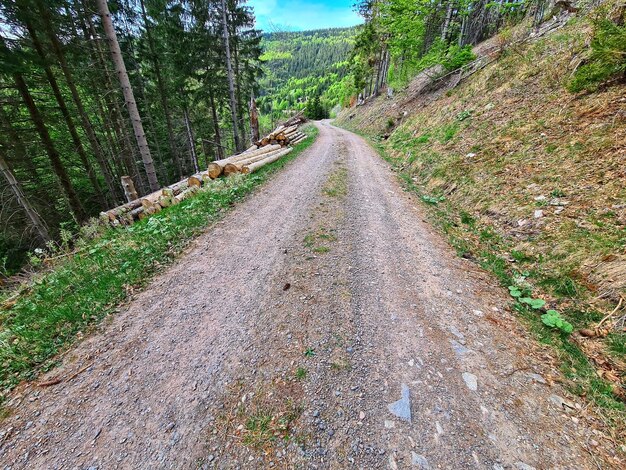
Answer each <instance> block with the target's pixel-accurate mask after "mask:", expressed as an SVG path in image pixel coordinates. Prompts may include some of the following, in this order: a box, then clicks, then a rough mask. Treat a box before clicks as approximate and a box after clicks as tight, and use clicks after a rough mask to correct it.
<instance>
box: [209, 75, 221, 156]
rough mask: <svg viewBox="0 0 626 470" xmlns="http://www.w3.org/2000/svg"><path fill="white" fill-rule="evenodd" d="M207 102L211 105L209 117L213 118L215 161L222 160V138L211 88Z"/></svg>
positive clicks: (211, 88)
mask: <svg viewBox="0 0 626 470" xmlns="http://www.w3.org/2000/svg"><path fill="white" fill-rule="evenodd" d="M209 101H210V103H211V117H212V118H213V132H214V134H215V136H214V139H215V148H216V153H217V159H218V160H222V159H224V147H222V136H221V135H220V121H219V119H218V118H217V108H216V107H215V94H214V91H213V87H210V88H209Z"/></svg>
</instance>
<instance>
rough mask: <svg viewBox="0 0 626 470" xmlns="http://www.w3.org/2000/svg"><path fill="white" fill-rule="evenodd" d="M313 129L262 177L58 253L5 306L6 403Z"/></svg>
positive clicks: (1, 316) (216, 187)
mask: <svg viewBox="0 0 626 470" xmlns="http://www.w3.org/2000/svg"><path fill="white" fill-rule="evenodd" d="M306 132H307V134H309V138H308V139H307V140H305V141H304V142H302V143H300V144H298V145H297V146H296V147H295V148H294V150H293V151H292V152H291V153H290V154H289V155H287V156H285V157H283V158H282V159H280V160H278V161H277V162H274V163H272V164H270V165H267V166H265V167H263V168H262V169H260V170H259V171H258V172H255V173H253V174H251V175H246V176H238V177H234V178H228V179H220V180H216V181H214V182H213V183H212V184H211V185H210V186H208V187H207V188H204V189H202V190H201V191H200V192H199V194H198V195H197V196H195V197H194V198H191V199H188V200H185V201H183V202H182V203H181V204H179V205H176V206H173V207H170V208H167V209H164V210H163V211H162V212H160V213H159V214H157V215H154V216H152V217H150V218H148V219H145V220H142V221H140V222H138V223H136V224H134V225H132V226H130V227H126V228H121V229H99V230H100V231H98V230H94V232H93V233H92V235H91V238H89V239H87V238H83V239H80V240H79V241H78V242H77V243H76V250H75V253H71V254H70V253H66V254H64V255H62V256H57V260H56V261H55V262H54V263H53V265H52V266H51V267H50V268H49V269H48V270H46V271H45V272H42V273H40V274H38V275H36V276H35V277H34V279H33V280H32V282H31V283H30V284H29V285H28V286H27V287H23V288H22V292H21V294H20V295H19V296H17V297H14V298H12V300H11V301H10V302H6V301H5V302H4V303H3V304H2V305H3V307H2V310H0V405H1V404H2V402H3V401H4V399H5V398H6V396H7V394H8V393H9V392H10V391H11V390H12V389H13V388H14V387H15V386H16V385H17V384H18V383H20V382H21V381H23V380H32V379H34V378H35V377H37V375H38V374H39V373H40V372H42V371H46V370H49V369H50V368H51V367H53V366H54V365H55V363H56V362H57V359H55V358H56V356H57V355H58V353H59V352H61V351H63V350H66V349H67V348H68V346H69V345H70V344H71V343H72V342H73V341H74V340H75V339H77V338H79V337H80V336H81V335H82V334H83V333H84V332H86V331H88V330H89V329H90V328H92V327H93V326H94V325H96V324H98V322H99V321H100V320H102V319H103V318H104V317H106V316H107V315H110V314H111V313H113V312H115V311H116V310H117V309H118V307H119V306H120V304H121V303H123V302H124V301H125V300H127V299H128V298H129V296H130V295H131V294H132V293H134V292H135V291H136V290H137V289H139V288H141V287H143V286H145V285H146V284H147V283H148V282H149V281H150V279H151V278H152V276H153V275H154V274H156V273H158V272H161V271H162V270H163V268H164V267H166V266H168V265H170V264H172V263H173V262H174V261H175V259H176V258H177V257H178V256H179V255H180V254H181V252H182V251H183V250H184V248H185V247H186V246H188V245H189V243H190V242H191V241H192V240H193V239H195V238H196V237H197V236H198V235H200V234H201V233H202V232H204V231H205V230H206V229H207V227H208V226H210V225H211V224H213V223H214V222H215V221H217V220H218V219H219V218H220V217H222V216H223V215H224V213H225V212H227V211H228V209H229V208H230V207H232V206H233V204H234V203H235V202H237V201H239V200H241V199H242V198H243V197H245V196H246V195H248V194H250V193H251V192H252V191H253V190H254V189H255V188H256V187H257V186H259V185H261V184H263V183H264V182H265V181H267V180H268V179H269V178H270V177H271V176H272V175H273V174H274V173H276V172H277V171H279V170H280V169H281V168H283V167H284V166H285V165H287V164H288V163H289V162H290V161H292V160H294V159H295V158H296V157H297V156H298V155H299V154H301V153H302V151H303V150H305V149H306V148H307V147H309V146H310V145H311V144H312V143H313V142H314V140H315V137H316V136H317V132H318V131H317V128H316V127H314V126H307V128H306ZM6 298H7V297H5V299H6ZM0 301H2V299H1V298H0Z"/></svg>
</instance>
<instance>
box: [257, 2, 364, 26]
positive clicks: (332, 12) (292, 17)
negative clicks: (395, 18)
mask: <svg viewBox="0 0 626 470" xmlns="http://www.w3.org/2000/svg"><path fill="white" fill-rule="evenodd" d="M353 3H354V0H309V1H307V0H248V5H249V6H252V7H253V8H254V11H255V15H256V20H257V28H259V29H262V30H264V31H268V32H269V31H272V30H274V29H278V30H280V31H303V30H307V29H320V28H337V27H343V26H354V25H356V24H359V23H361V22H362V19H361V17H360V16H359V15H357V14H356V13H355V12H354V11H352V4H353Z"/></svg>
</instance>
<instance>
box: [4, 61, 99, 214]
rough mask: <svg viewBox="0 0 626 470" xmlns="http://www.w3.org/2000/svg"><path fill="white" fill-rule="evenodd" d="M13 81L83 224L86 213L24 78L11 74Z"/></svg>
mask: <svg viewBox="0 0 626 470" xmlns="http://www.w3.org/2000/svg"><path fill="white" fill-rule="evenodd" d="M13 79H14V80H15V86H16V88H17V90H18V91H19V93H20V95H21V96H22V99H23V100H24V104H26V108H27V109H28V113H29V114H30V117H31V119H32V120H33V123H34V124H35V128H36V129H37V133H38V134H39V137H40V138H41V141H42V143H43V146H44V148H45V149H46V153H47V154H48V158H49V159H50V163H51V164H52V170H53V171H54V173H55V174H56V175H57V178H59V182H60V183H61V186H62V187H63V190H64V192H65V195H66V196H67V199H68V202H69V204H70V207H71V209H72V212H73V213H74V216H75V217H76V220H78V222H84V221H85V220H87V213H86V212H85V210H84V209H83V206H82V204H81V203H80V199H79V198H78V195H77V194H76V191H75V190H74V186H73V185H72V182H71V181H70V177H69V175H68V174H67V171H65V167H64V166H63V162H62V161H61V157H60V155H59V153H58V152H57V150H56V148H55V146H54V143H53V142H52V138H51V137H50V134H49V133H48V129H47V127H46V125H45V124H44V120H43V117H42V116H41V113H40V112H39V109H37V105H36V104H35V102H34V101H33V98H32V96H31V95H30V92H29V91H28V86H27V85H26V82H25V81H24V78H23V77H22V76H21V75H20V74H19V73H14V74H13Z"/></svg>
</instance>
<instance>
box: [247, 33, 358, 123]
mask: <svg viewBox="0 0 626 470" xmlns="http://www.w3.org/2000/svg"><path fill="white" fill-rule="evenodd" d="M355 34H356V30H355V29H354V28H335V29H324V30H315V31H303V32H279V33H270V34H265V35H264V36H263V40H262V43H261V45H262V47H263V51H264V52H263V55H262V58H263V59H264V66H263V69H264V72H265V74H264V76H263V78H262V79H261V81H260V87H259V88H260V97H259V98H258V100H257V104H258V106H259V109H260V111H261V113H262V115H266V116H268V117H269V121H277V120H280V119H281V118H282V116H283V115H284V114H291V113H293V112H297V111H302V110H305V109H307V113H311V112H312V110H311V109H309V108H310V106H311V105H310V102H311V101H312V100H313V99H314V98H315V97H318V98H319V101H320V107H319V108H318V109H317V110H314V112H313V114H314V115H315V116H322V115H323V117H328V114H329V110H330V109H331V108H332V107H334V106H335V105H337V104H341V105H347V104H348V100H349V98H350V96H352V95H354V94H355V90H354V86H353V80H352V78H351V77H349V76H348V56H349V54H350V50H351V48H352V45H353V43H354V35H355ZM321 109H323V110H324V111H323V112H319V111H320V110H321ZM323 117H314V118H313V119H322V118H323ZM272 125H273V122H270V124H269V125H267V127H271V126H272Z"/></svg>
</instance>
